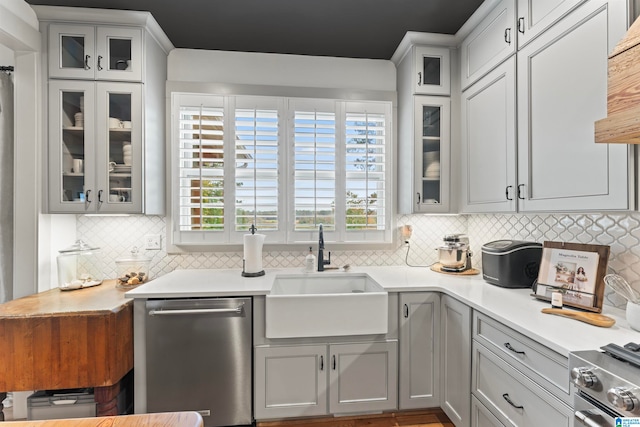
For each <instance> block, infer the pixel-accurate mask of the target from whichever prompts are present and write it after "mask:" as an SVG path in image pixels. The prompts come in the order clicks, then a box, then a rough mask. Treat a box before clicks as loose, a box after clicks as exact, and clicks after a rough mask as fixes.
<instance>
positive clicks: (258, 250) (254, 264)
mask: <svg viewBox="0 0 640 427" xmlns="http://www.w3.org/2000/svg"><path fill="white" fill-rule="evenodd" d="M265 237H266V236H265V235H264V234H245V235H244V272H245V273H249V274H252V273H259V272H261V271H262V245H263V243H264V239H265Z"/></svg>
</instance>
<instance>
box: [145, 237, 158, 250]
mask: <svg viewBox="0 0 640 427" xmlns="http://www.w3.org/2000/svg"><path fill="white" fill-rule="evenodd" d="M144 242H145V245H144V248H145V249H146V250H149V251H157V250H160V249H162V236H161V235H160V234H147V235H146V236H145V238H144Z"/></svg>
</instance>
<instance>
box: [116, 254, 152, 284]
mask: <svg viewBox="0 0 640 427" xmlns="http://www.w3.org/2000/svg"><path fill="white" fill-rule="evenodd" d="M150 265H151V258H147V257H146V256H144V255H142V254H141V253H139V251H138V247H137V246H134V247H133V248H132V249H131V255H130V256H128V257H126V258H120V259H117V260H116V271H117V273H118V287H121V288H129V287H133V286H138V285H140V284H142V283H145V282H146V281H148V280H149V267H150Z"/></svg>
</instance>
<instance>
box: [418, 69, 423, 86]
mask: <svg viewBox="0 0 640 427" xmlns="http://www.w3.org/2000/svg"><path fill="white" fill-rule="evenodd" d="M418 86H422V73H421V72H418Z"/></svg>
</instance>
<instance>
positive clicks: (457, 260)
mask: <svg viewBox="0 0 640 427" xmlns="http://www.w3.org/2000/svg"><path fill="white" fill-rule="evenodd" d="M437 251H438V262H439V263H440V264H442V266H443V267H444V268H447V269H451V270H464V269H465V267H466V265H467V257H468V256H469V249H468V248H467V247H464V248H460V247H458V248H452V247H447V246H442V247H440V248H438V249H437Z"/></svg>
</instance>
